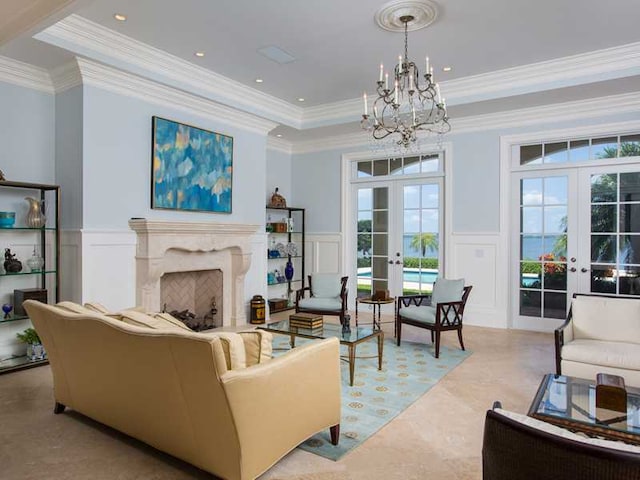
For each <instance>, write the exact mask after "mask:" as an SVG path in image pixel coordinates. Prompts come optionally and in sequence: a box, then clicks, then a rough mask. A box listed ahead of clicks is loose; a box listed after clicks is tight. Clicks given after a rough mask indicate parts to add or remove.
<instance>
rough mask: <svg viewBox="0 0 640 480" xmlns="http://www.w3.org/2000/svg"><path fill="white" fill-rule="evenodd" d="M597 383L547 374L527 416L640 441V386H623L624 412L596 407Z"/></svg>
mask: <svg viewBox="0 0 640 480" xmlns="http://www.w3.org/2000/svg"><path fill="white" fill-rule="evenodd" d="M595 384H596V382H595V380H585V379H582V378H574V377H568V376H564V375H554V374H549V375H546V376H545V377H544V379H543V380H542V383H541V384H540V388H539V389H538V394H537V395H536V398H535V399H534V401H533V403H532V404H531V408H530V409H529V416H531V417H535V418H538V419H539V420H544V421H547V422H549V423H554V424H556V425H560V426H564V427H568V428H570V429H572V430H577V431H582V432H584V433H588V434H594V435H602V436H605V437H611V438H615V439H620V440H625V441H629V440H631V441H632V442H633V443H640V389H638V388H634V387H629V386H627V387H626V391H627V411H626V412H615V411H613V410H605V409H601V408H596V385H595Z"/></svg>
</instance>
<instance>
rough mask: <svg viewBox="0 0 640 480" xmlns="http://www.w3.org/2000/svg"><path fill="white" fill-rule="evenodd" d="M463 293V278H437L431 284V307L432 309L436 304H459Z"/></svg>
mask: <svg viewBox="0 0 640 480" xmlns="http://www.w3.org/2000/svg"><path fill="white" fill-rule="evenodd" d="M463 291H464V278H459V279H457V280H447V279H444V278H438V279H437V280H436V283H434V284H433V294H432V295H431V305H433V306H434V307H435V306H436V304H438V303H447V302H459V301H460V300H462V292H463Z"/></svg>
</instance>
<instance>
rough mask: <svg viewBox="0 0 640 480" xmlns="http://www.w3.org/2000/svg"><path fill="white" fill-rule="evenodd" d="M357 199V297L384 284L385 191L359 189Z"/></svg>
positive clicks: (385, 245) (385, 272) (386, 199)
mask: <svg viewBox="0 0 640 480" xmlns="http://www.w3.org/2000/svg"><path fill="white" fill-rule="evenodd" d="M360 163H362V162H359V163H358V164H360ZM357 198H358V200H357V202H358V225H357V230H358V236H357V252H356V254H357V282H358V292H357V295H358V296H369V295H371V289H372V285H373V284H374V283H375V282H376V281H378V280H381V281H384V282H386V281H387V261H388V250H387V245H388V241H389V234H388V230H389V228H388V221H389V220H388V218H389V212H388V199H389V195H388V189H387V187H376V188H359V189H358V191H357ZM372 232H374V233H372ZM372 279H375V280H372Z"/></svg>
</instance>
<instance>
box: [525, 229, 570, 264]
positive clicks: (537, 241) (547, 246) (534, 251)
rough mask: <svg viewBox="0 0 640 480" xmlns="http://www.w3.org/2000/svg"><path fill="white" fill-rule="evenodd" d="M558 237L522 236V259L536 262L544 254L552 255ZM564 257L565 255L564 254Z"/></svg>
mask: <svg viewBox="0 0 640 480" xmlns="http://www.w3.org/2000/svg"><path fill="white" fill-rule="evenodd" d="M558 238H560V235H549V236H544V237H543V236H542V235H524V236H523V237H522V257H521V258H522V259H524V260H538V259H539V258H540V256H541V255H543V254H545V253H553V251H554V247H555V245H556V242H557V241H558ZM564 255H566V253H564Z"/></svg>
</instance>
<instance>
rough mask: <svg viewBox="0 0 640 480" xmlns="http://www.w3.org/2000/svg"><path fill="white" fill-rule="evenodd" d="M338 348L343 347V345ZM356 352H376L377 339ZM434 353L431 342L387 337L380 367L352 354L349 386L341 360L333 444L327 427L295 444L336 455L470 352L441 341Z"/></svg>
mask: <svg viewBox="0 0 640 480" xmlns="http://www.w3.org/2000/svg"><path fill="white" fill-rule="evenodd" d="M301 340H302V339H298V341H297V343H298V344H301V343H302V341H301ZM273 346H274V354H275V355H278V354H282V353H284V351H285V350H286V349H287V347H288V338H287V337H284V336H281V335H275V336H274V340H273ZM275 349H277V350H275ZM341 353H342V354H343V355H346V353H347V351H346V347H344V346H342V345H341ZM356 355H357V356H358V357H365V356H371V355H377V346H376V342H374V341H371V342H365V343H361V344H360V345H358V346H357V348H356ZM433 355H434V347H433V345H431V344H427V345H425V344H423V343H412V342H405V341H403V342H402V345H401V346H400V347H398V346H396V344H395V341H394V340H393V339H387V340H385V342H384V350H383V357H382V358H383V362H382V370H381V371H379V370H378V368H377V366H378V360H377V357H376V358H357V359H356V368H355V377H354V382H353V387H351V386H349V365H348V364H347V362H341V364H342V420H341V422H340V442H339V443H338V445H335V446H334V445H332V444H331V441H330V438H329V431H328V430H327V431H326V432H320V433H318V434H316V435H314V436H313V437H311V438H309V439H308V440H307V441H306V442H304V443H303V444H301V445H300V446H299V447H298V448H301V449H303V450H306V451H308V452H312V453H315V454H317V455H321V456H323V457H326V458H329V459H331V460H338V459H340V458H341V457H343V456H344V455H346V454H347V453H349V452H350V451H351V450H353V449H354V448H356V447H357V446H358V445H360V444H362V443H363V442H364V441H365V440H367V439H368V438H369V437H370V436H371V435H373V434H374V433H376V432H377V431H378V430H380V429H381V428H382V427H383V426H385V425H386V424H387V423H389V422H390V421H391V420H393V419H394V418H395V417H396V416H398V415H399V414H400V413H401V412H402V411H403V410H404V409H406V408H407V407H408V406H409V405H411V404H412V403H414V402H415V401H416V400H418V398H420V397H421V396H422V395H424V394H425V393H426V392H427V391H428V390H429V389H430V388H431V387H433V386H434V385H435V384H436V383H438V381H440V379H441V378H443V377H444V376H445V375H446V374H447V373H449V372H450V371H451V370H453V369H454V368H455V367H457V366H458V365H460V363H462V361H463V360H464V359H465V358H467V357H468V356H469V355H471V352H470V351H469V350H467V351H462V350H460V349H456V348H448V347H445V346H441V347H440V358H439V359H436V358H434V356H433Z"/></svg>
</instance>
